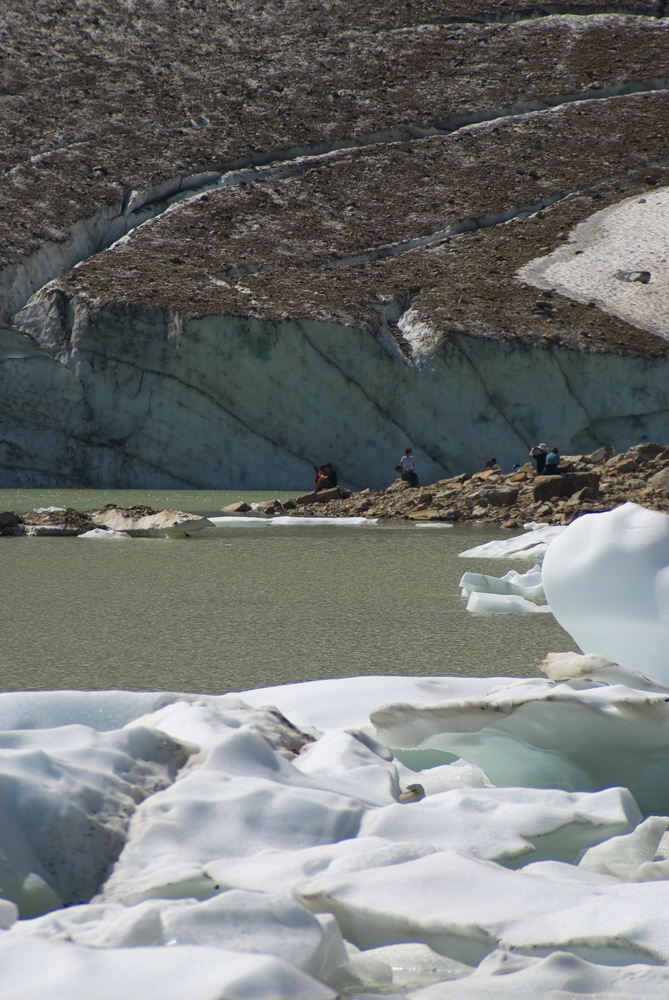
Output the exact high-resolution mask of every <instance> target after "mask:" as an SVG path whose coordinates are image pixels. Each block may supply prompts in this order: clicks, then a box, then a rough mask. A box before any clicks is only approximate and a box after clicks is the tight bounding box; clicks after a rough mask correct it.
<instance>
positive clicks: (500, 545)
mask: <svg viewBox="0 0 669 1000" xmlns="http://www.w3.org/2000/svg"><path fill="white" fill-rule="evenodd" d="M525 527H526V528H527V529H528V530H527V531H526V532H525V533H524V534H522V535H514V537H513V538H500V539H495V540H494V541H492V542H484V543H483V544H482V545H476V546H474V548H472V549H465V550H464V552H461V553H460V556H461V557H462V558H464V559H508V558H509V557H512V558H518V559H537V558H539V557H540V556H542V557H543V556H544V555H545V554H546V552H547V551H548V546H549V545H550V544H551V542H552V541H553V540H554V539H556V538H557V537H558V536H559V535H561V534H562V533H563V532H564V531H565V530H566V527H565V526H564V525H559V524H558V525H552V524H536V523H532V524H526V525H525Z"/></svg>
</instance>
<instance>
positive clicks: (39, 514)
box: [0, 503, 210, 538]
mask: <svg viewBox="0 0 669 1000" xmlns="http://www.w3.org/2000/svg"><path fill="white" fill-rule="evenodd" d="M207 525H210V522H209V521H208V520H207V519H206V518H204V517H199V516H198V515H196V514H186V513H184V512H183V511H178V510H160V511H157V510H153V508H152V507H143V506H134V507H117V506H116V504H113V503H108V504H105V506H104V507H102V508H100V509H99V510H86V511H78V510H74V509H73V508H71V507H67V508H52V509H46V510H40V511H31V512H30V513H28V514H15V513H14V511H4V512H2V513H0V535H32V536H35V535H83V534H86V532H89V531H94V530H95V529H102V530H105V531H109V532H110V533H111V532H123V533H125V534H127V535H130V536H131V537H138V538H169V537H179V536H183V535H187V534H189V533H190V532H191V531H199V530H200V529H201V528H205V527H207Z"/></svg>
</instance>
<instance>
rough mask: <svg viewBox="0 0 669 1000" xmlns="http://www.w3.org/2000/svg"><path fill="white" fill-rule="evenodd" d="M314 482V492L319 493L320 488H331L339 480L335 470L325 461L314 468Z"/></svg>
mask: <svg viewBox="0 0 669 1000" xmlns="http://www.w3.org/2000/svg"><path fill="white" fill-rule="evenodd" d="M314 469H315V470H316V482H315V483H314V493H320V491H321V490H331V489H333V488H334V487H335V486H336V485H337V483H338V482H339V480H338V478H337V473H336V472H335V470H334V468H333V467H332V464H331V463H330V462H325V463H324V464H323V465H321V466H320V468H318V469H316V466H314Z"/></svg>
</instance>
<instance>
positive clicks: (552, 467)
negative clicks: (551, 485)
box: [544, 448, 562, 476]
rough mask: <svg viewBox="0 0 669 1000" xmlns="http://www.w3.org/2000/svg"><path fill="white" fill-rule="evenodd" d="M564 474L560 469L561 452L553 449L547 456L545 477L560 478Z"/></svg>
mask: <svg viewBox="0 0 669 1000" xmlns="http://www.w3.org/2000/svg"><path fill="white" fill-rule="evenodd" d="M561 472H562V469H561V468H560V452H559V451H558V449H557V448H551V450H550V451H549V452H548V454H547V455H546V465H545V466H544V475H545V476H559V475H560V473H561Z"/></svg>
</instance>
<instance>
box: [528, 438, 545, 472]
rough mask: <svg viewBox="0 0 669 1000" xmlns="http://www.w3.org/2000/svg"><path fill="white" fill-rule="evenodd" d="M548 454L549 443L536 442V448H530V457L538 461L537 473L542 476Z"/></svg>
mask: <svg viewBox="0 0 669 1000" xmlns="http://www.w3.org/2000/svg"><path fill="white" fill-rule="evenodd" d="M547 454H548V445H547V444H544V443H543V441H542V443H541V444H535V446H534V448H531V449H530V458H533V459H534V461H535V462H536V463H537V475H538V476H542V475H543V473H544V468H545V466H546V455H547Z"/></svg>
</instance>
